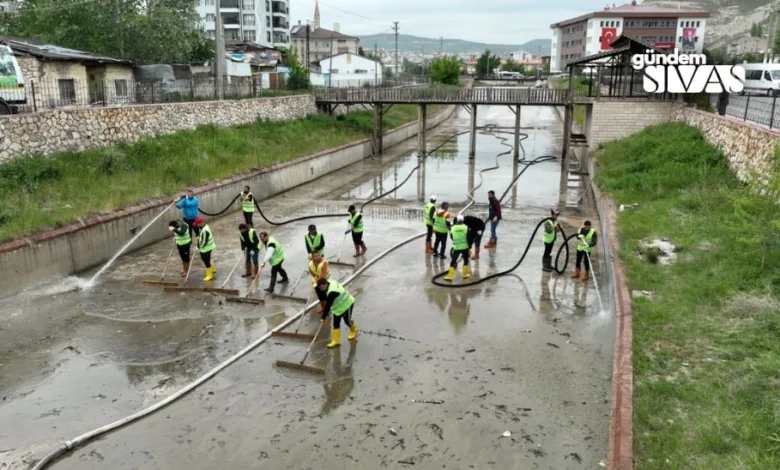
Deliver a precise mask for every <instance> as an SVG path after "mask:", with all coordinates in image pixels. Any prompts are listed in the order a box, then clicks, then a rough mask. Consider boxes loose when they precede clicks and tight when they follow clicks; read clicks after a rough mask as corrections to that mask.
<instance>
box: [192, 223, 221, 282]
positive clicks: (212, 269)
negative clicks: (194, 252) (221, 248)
mask: <svg viewBox="0 0 780 470" xmlns="http://www.w3.org/2000/svg"><path fill="white" fill-rule="evenodd" d="M192 225H193V226H195V228H196V229H197V230H198V232H199V235H198V249H200V259H201V260H203V265H204V266H206V275H205V276H203V280H204V281H210V280H212V279H214V274H216V273H217V265H216V264H214V263H212V262H211V252H212V251H214V248H216V247H217V245H216V243H214V235H212V234H211V229H210V228H209V226H208V225H206V222H204V220H203V218H202V217H198V218H197V219H195V222H193V224H192Z"/></svg>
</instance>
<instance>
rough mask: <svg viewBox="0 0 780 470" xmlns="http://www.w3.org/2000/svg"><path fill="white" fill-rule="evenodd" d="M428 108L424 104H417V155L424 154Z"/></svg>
mask: <svg viewBox="0 0 780 470" xmlns="http://www.w3.org/2000/svg"><path fill="white" fill-rule="evenodd" d="M427 114H428V109H427V107H426V105H424V104H421V105H418V106H417V155H419V156H425V126H426V117H427V116H426V115H427Z"/></svg>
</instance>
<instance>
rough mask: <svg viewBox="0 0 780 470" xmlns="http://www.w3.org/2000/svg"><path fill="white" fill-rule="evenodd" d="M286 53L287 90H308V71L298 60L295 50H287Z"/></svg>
mask: <svg viewBox="0 0 780 470" xmlns="http://www.w3.org/2000/svg"><path fill="white" fill-rule="evenodd" d="M286 53H287V62H288V64H289V65H288V68H289V69H290V75H289V76H288V77H287V88H289V89H290V90H305V89H307V88H309V85H310V81H309V69H308V67H305V66H304V65H303V64H301V62H300V61H299V60H298V54H296V53H295V50H293V49H288V50H287V51H286Z"/></svg>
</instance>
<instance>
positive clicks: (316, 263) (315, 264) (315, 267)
mask: <svg viewBox="0 0 780 470" xmlns="http://www.w3.org/2000/svg"><path fill="white" fill-rule="evenodd" d="M309 276H311V288H312V289H314V290H315V291H316V292H317V299H319V301H320V309H319V310H318V311H317V313H322V312H324V311H325V301H326V300H327V297H326V296H325V292H321V291H320V290H319V289H317V282H319V280H320V279H326V280H330V269H329V265H328V259H327V258H325V257H324V256H322V254H321V253H320V252H319V251H315V252H313V253H312V254H311V261H309Z"/></svg>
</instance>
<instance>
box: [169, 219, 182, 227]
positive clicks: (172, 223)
mask: <svg viewBox="0 0 780 470" xmlns="http://www.w3.org/2000/svg"><path fill="white" fill-rule="evenodd" d="M168 226H169V227H178V226H179V221H178V220H171V221H170V222H168Z"/></svg>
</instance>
